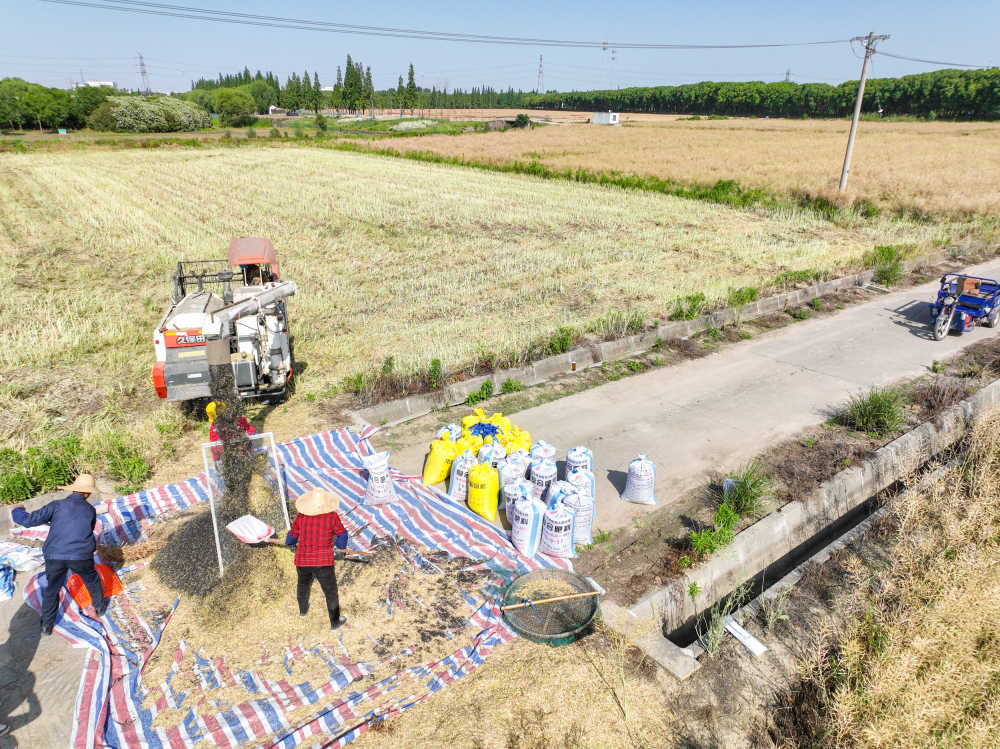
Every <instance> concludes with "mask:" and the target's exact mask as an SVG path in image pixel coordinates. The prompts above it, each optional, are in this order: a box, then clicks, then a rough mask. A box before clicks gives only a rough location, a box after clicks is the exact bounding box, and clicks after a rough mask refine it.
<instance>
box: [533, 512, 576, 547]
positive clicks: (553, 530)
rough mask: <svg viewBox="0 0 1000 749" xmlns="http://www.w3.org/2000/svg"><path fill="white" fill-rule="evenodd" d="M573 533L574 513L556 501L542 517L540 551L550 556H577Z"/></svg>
mask: <svg viewBox="0 0 1000 749" xmlns="http://www.w3.org/2000/svg"><path fill="white" fill-rule="evenodd" d="M573 535H574V534H573V513H572V512H570V511H569V510H568V509H566V507H565V506H563V503H562V502H556V504H555V506H554V507H550V508H549V509H547V510H546V511H545V516H544V517H543V518H542V543H541V546H540V547H539V551H541V552H542V553H543V554H545V555H546V556H550V557H560V558H563V559H570V558H572V557H575V556H576V550H575V549H574V548H573Z"/></svg>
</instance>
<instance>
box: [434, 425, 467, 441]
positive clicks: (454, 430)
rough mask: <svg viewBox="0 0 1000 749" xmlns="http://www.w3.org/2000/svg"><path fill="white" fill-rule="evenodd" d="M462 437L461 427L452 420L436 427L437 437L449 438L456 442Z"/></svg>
mask: <svg viewBox="0 0 1000 749" xmlns="http://www.w3.org/2000/svg"><path fill="white" fill-rule="evenodd" d="M461 437H462V427H461V426H459V425H458V424H455V423H454V422H452V423H451V424H446V425H445V426H443V427H441V428H440V429H438V433H437V438H438V439H439V440H440V439H450V440H451V441H452V442H458V440H459V439H461Z"/></svg>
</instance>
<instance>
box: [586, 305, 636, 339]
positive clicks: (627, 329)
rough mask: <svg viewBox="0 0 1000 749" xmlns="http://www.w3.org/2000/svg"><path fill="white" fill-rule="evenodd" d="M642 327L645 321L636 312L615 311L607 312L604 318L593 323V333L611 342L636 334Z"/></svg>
mask: <svg viewBox="0 0 1000 749" xmlns="http://www.w3.org/2000/svg"><path fill="white" fill-rule="evenodd" d="M644 327H645V321H644V320H643V319H642V315H641V314H639V313H638V312H635V311H629V312H625V311H622V310H615V311H613V312H609V313H608V314H607V315H606V316H605V317H601V318H598V320H597V322H595V323H594V326H593V331H594V332H595V333H597V334H598V335H600V336H601V337H602V338H604V340H606V341H611V340H614V339H616V338H624V337H625V336H627V335H633V334H635V333H638V332H640V331H641V330H642V329H643V328H644Z"/></svg>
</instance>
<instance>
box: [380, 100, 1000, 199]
mask: <svg viewBox="0 0 1000 749" xmlns="http://www.w3.org/2000/svg"><path fill="white" fill-rule="evenodd" d="M511 116H513V115H511ZM587 116H589V115H587ZM627 116H628V117H630V118H633V121H632V122H630V123H629V124H628V125H626V126H624V127H596V126H592V125H585V124H573V125H570V126H551V127H542V128H535V129H531V130H510V131H507V132H495V133H485V134H479V133H476V134H469V135H459V136H427V137H425V138H420V139H414V140H398V141H394V142H393V143H391V144H390V145H391V146H392V147H393V148H396V149H399V150H404V151H431V152H434V153H438V154H443V155H448V156H460V157H463V158H466V159H474V160H481V161H491V162H498V163H504V162H510V161H523V162H530V161H537V162H540V163H541V164H543V165H545V166H547V167H550V168H553V169H578V168H583V169H588V170H591V171H595V172H619V173H623V174H641V175H652V176H656V177H660V178H663V179H673V180H677V181H680V182H685V183H687V182H692V183H699V184H705V183H709V184H710V183H712V182H715V181H716V180H731V179H735V180H737V181H738V182H739V183H740V184H742V185H744V186H749V187H761V188H766V189H769V190H773V191H775V192H778V193H782V194H793V193H804V194H807V195H810V196H819V197H824V198H829V199H831V200H834V201H837V200H840V197H839V195H838V193H837V183H838V180H839V178H840V167H841V164H842V162H843V158H844V148H845V146H846V144H847V131H848V128H849V125H850V123H849V121H847V120H802V121H799V120H783V119H743V118H731V119H724V120H707V119H706V120H697V121H691V120H681V119H678V118H676V117H673V116H668V115H645V116H642V115H627ZM858 132H859V135H858V140H857V144H856V145H855V150H854V158H853V161H852V164H851V178H850V182H849V190H848V193H847V198H848V199H854V198H857V197H864V198H867V199H869V200H871V201H874V202H875V203H876V204H877V205H879V206H882V207H885V208H890V209H897V210H898V209H903V210H910V209H915V210H918V211H922V212H926V213H932V214H941V215H961V214H974V213H990V212H995V211H996V210H997V209H998V208H1000V124H997V123H986V122H976V123H957V122H868V121H865V122H862V123H861V125H860V127H859V131H858ZM362 145H366V146H367V147H370V148H378V147H380V144H378V143H366V144H362ZM382 145H386V144H382Z"/></svg>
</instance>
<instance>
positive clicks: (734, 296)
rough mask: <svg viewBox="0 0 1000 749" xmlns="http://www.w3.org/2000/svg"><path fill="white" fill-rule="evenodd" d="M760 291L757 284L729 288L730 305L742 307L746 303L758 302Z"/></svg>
mask: <svg viewBox="0 0 1000 749" xmlns="http://www.w3.org/2000/svg"><path fill="white" fill-rule="evenodd" d="M759 296H760V292H759V291H758V290H757V287H756V286H740V287H739V288H735V289H734V288H731V289H729V296H728V297H727V299H726V302H727V305H728V306H729V307H742V306H743V305H744V304H750V302H756V301H757V298H758V297H759Z"/></svg>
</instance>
